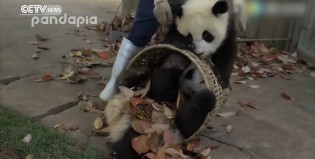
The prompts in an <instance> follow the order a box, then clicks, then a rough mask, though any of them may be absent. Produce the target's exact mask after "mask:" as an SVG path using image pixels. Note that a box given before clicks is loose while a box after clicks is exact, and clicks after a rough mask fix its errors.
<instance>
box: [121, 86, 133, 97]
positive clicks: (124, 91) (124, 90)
mask: <svg viewBox="0 0 315 159" xmlns="http://www.w3.org/2000/svg"><path fill="white" fill-rule="evenodd" d="M118 88H119V90H120V92H121V93H122V94H123V95H124V96H125V97H126V98H129V97H133V96H134V92H133V90H131V89H129V88H127V87H124V86H118Z"/></svg>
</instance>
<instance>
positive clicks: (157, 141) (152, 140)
mask: <svg viewBox="0 0 315 159" xmlns="http://www.w3.org/2000/svg"><path fill="white" fill-rule="evenodd" d="M147 143H148V146H149V148H150V150H151V151H152V152H154V153H157V152H158V151H159V147H160V146H161V145H162V135H161V134H158V133H153V134H151V135H150V137H149V138H148V142H147Z"/></svg>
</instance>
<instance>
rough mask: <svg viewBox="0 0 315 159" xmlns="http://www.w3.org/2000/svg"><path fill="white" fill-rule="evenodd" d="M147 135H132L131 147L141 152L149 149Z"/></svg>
mask: <svg viewBox="0 0 315 159" xmlns="http://www.w3.org/2000/svg"><path fill="white" fill-rule="evenodd" d="M147 142H148V137H147V136H145V135H140V136H138V137H134V138H133V139H132V140H131V145H132V148H133V149H134V150H135V151H136V152H137V153H138V154H143V153H146V152H148V151H149V150H150V148H149V146H148V143H147Z"/></svg>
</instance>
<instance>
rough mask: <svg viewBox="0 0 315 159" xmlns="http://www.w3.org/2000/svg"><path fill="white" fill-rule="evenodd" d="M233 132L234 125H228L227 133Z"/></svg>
mask: <svg viewBox="0 0 315 159" xmlns="http://www.w3.org/2000/svg"><path fill="white" fill-rule="evenodd" d="M232 130H233V126H232V125H227V126H226V127H225V131H226V133H228V134H229V133H231V132H232Z"/></svg>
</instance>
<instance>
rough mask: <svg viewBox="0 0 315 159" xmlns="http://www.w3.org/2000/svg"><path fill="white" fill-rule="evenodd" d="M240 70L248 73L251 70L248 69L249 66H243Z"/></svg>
mask: <svg viewBox="0 0 315 159" xmlns="http://www.w3.org/2000/svg"><path fill="white" fill-rule="evenodd" d="M242 71H243V72H244V73H249V72H250V71H251V69H250V67H249V66H244V67H243V68H242Z"/></svg>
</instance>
